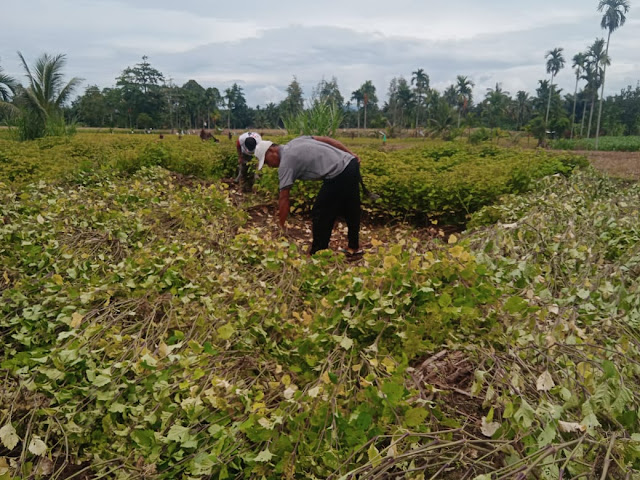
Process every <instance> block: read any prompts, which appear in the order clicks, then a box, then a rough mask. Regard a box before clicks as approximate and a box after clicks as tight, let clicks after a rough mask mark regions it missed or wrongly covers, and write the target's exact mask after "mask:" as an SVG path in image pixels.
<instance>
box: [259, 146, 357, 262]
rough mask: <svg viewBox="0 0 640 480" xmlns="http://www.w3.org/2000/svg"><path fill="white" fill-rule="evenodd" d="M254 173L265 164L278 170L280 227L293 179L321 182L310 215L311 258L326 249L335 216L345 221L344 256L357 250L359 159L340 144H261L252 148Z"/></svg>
mask: <svg viewBox="0 0 640 480" xmlns="http://www.w3.org/2000/svg"><path fill="white" fill-rule="evenodd" d="M255 155H256V157H257V159H258V170H260V169H261V168H262V166H263V165H264V164H265V163H266V164H267V165H269V166H270V167H272V168H277V169H278V178H279V186H280V196H279V202H278V205H279V208H278V220H279V224H280V227H281V228H284V227H285V222H286V220H287V217H288V215H289V206H290V204H289V202H290V201H289V193H290V191H291V187H292V186H293V183H294V182H295V181H296V180H322V187H321V188H320V192H319V193H318V196H317V197H316V199H315V203H314V205H313V210H312V212H311V215H312V219H313V243H312V244H311V249H310V252H309V253H311V254H312V255H313V254H314V253H316V252H317V251H319V250H324V249H327V248H329V240H330V239H331V232H332V230H333V226H334V224H335V222H336V219H337V217H338V216H342V217H344V219H345V220H346V222H347V228H348V238H349V245H348V248H347V250H346V251H345V253H347V254H348V255H358V254H360V253H362V250H360V189H359V187H360V159H359V158H358V157H357V156H356V155H355V154H354V153H353V152H351V151H350V150H349V149H348V148H347V147H345V146H344V145H343V144H342V143H340V142H338V141H337V140H334V139H332V138H329V137H315V136H313V137H311V136H303V137H298V138H295V139H293V140H292V141H290V142H289V143H287V144H286V145H277V144H275V143H272V142H269V141H261V142H259V143H258V146H257V147H256V151H255Z"/></svg>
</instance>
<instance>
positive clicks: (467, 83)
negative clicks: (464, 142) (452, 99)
mask: <svg viewBox="0 0 640 480" xmlns="http://www.w3.org/2000/svg"><path fill="white" fill-rule="evenodd" d="M473 87H475V84H474V83H473V81H472V80H470V79H468V78H467V77H465V76H463V75H458V77H457V79H456V91H457V92H458V98H459V99H460V103H461V105H460V106H459V108H458V128H460V118H461V114H462V113H466V111H467V108H468V106H469V104H471V99H472V97H473Z"/></svg>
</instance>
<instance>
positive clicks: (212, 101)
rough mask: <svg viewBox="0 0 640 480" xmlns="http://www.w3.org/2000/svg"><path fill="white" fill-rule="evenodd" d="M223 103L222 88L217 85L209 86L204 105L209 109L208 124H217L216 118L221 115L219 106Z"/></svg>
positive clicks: (205, 93)
mask: <svg viewBox="0 0 640 480" xmlns="http://www.w3.org/2000/svg"><path fill="white" fill-rule="evenodd" d="M220 105H222V96H221V95H220V90H218V89H217V88H216V87H209V88H207V89H206V90H205V92H204V106H205V108H206V109H207V125H209V127H211V125H213V126H215V124H216V119H217V118H218V115H219V113H220V112H219V110H218V107H219V106H220Z"/></svg>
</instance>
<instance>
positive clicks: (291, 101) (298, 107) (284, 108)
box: [280, 76, 304, 117]
mask: <svg viewBox="0 0 640 480" xmlns="http://www.w3.org/2000/svg"><path fill="white" fill-rule="evenodd" d="M302 94H303V92H302V87H301V86H300V84H299V83H298V79H297V78H296V77H295V76H294V77H293V80H291V83H290V84H289V86H288V87H287V97H286V98H285V99H284V100H283V101H282V102H281V103H280V113H281V114H282V115H283V116H284V117H295V116H296V115H298V114H299V113H300V112H302V110H304V99H303V98H302Z"/></svg>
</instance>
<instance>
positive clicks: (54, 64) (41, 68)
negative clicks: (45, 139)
mask: <svg viewBox="0 0 640 480" xmlns="http://www.w3.org/2000/svg"><path fill="white" fill-rule="evenodd" d="M18 56H19V57H20V60H21V61H22V65H23V67H24V69H25V71H26V72H27V78H28V80H29V86H28V87H27V88H26V89H25V98H26V101H27V105H29V107H30V108H32V109H33V110H34V111H35V112H36V113H37V115H38V116H39V117H40V118H41V119H42V120H43V121H44V122H46V121H47V120H49V119H51V118H52V117H54V116H56V115H60V112H61V109H62V105H64V103H65V102H66V101H67V100H69V98H70V97H71V94H72V93H73V91H74V89H75V88H76V87H77V86H78V85H79V84H80V82H81V81H82V79H80V78H77V77H74V78H72V79H71V80H69V82H68V83H66V84H65V83H64V81H63V78H62V69H63V67H64V65H65V63H66V56H65V55H63V54H58V55H55V56H50V55H49V54H47V53H45V54H43V55H42V56H40V58H38V60H37V61H36V63H35V65H34V69H33V73H32V72H31V69H29V65H27V61H26V60H25V59H24V56H23V55H22V53H20V52H18Z"/></svg>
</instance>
